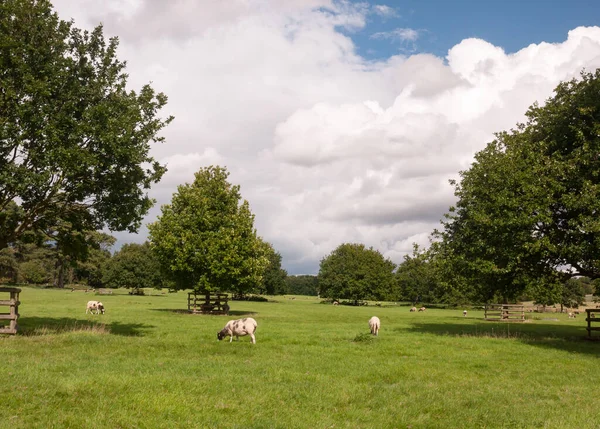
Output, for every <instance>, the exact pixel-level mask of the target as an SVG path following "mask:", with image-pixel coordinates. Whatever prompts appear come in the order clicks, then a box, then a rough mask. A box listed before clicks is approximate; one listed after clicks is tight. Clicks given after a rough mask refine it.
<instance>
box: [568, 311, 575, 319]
mask: <svg viewBox="0 0 600 429" xmlns="http://www.w3.org/2000/svg"><path fill="white" fill-rule="evenodd" d="M575 317H577V315H576V314H575V313H571V312H569V319H575Z"/></svg>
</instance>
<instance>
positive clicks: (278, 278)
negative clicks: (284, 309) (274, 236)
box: [259, 243, 287, 295]
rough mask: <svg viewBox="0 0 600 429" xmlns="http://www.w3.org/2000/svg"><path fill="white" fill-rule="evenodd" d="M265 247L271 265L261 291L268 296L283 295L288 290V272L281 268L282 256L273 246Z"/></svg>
mask: <svg viewBox="0 0 600 429" xmlns="http://www.w3.org/2000/svg"><path fill="white" fill-rule="evenodd" d="M264 245H265V246H266V256H267V259H268V261H269V264H268V265H267V267H266V268H265V273H264V274H263V277H262V281H261V285H260V287H259V291H260V293H264V294H268V295H283V294H284V293H286V289H287V287H286V286H287V285H286V283H285V279H286V277H287V271H286V270H284V269H282V268H281V255H280V254H279V253H278V252H276V251H275V249H273V246H272V245H271V244H269V243H264Z"/></svg>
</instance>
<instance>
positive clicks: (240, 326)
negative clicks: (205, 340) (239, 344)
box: [217, 317, 258, 344]
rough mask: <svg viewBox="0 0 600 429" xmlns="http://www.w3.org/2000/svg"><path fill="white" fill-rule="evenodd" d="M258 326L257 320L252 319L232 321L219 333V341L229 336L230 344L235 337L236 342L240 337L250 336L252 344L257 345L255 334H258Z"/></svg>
mask: <svg viewBox="0 0 600 429" xmlns="http://www.w3.org/2000/svg"><path fill="white" fill-rule="evenodd" d="M257 326H258V324H257V323H256V320H254V319H253V318H252V317H246V318H244V319H238V320H230V321H229V322H227V324H226V325H225V327H224V328H223V329H221V330H220V331H219V332H217V339H218V340H219V341H221V340H222V339H223V338H225V337H226V336H229V337H230V338H229V342H232V341H233V337H234V336H235V339H236V341H239V340H240V337H243V336H245V335H250V338H251V342H252V344H256V337H255V336H254V333H255V332H256V327H257Z"/></svg>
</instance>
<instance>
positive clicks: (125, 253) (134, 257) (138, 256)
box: [102, 242, 163, 292]
mask: <svg viewBox="0 0 600 429" xmlns="http://www.w3.org/2000/svg"><path fill="white" fill-rule="evenodd" d="M102 280H103V283H104V285H105V286H106V287H110V288H118V287H126V288H130V289H132V292H133V291H136V290H139V289H141V288H157V289H159V288H161V287H162V285H163V281H162V276H161V272H160V265H159V263H158V260H157V259H156V257H155V255H154V254H153V253H152V252H151V250H150V245H149V243H148V242H145V243H143V244H137V243H130V244H125V245H123V247H121V249H120V250H119V251H118V252H115V254H114V255H113V257H112V258H110V260H109V261H107V263H106V264H105V266H104V269H103V277H102Z"/></svg>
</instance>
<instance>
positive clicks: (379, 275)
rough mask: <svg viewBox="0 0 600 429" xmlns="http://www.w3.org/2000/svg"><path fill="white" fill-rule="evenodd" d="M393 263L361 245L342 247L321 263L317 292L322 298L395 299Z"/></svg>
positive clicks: (343, 245)
mask: <svg viewBox="0 0 600 429" xmlns="http://www.w3.org/2000/svg"><path fill="white" fill-rule="evenodd" d="M395 268H396V266H395V265H394V263H393V262H392V261H390V260H389V259H386V258H384V257H383V255H382V254H381V253H380V252H379V251H377V250H374V249H373V248H368V249H367V248H366V247H365V246H364V245H363V244H352V243H344V244H341V245H340V246H338V247H337V249H335V250H334V251H333V252H331V254H329V255H328V256H326V257H325V258H323V259H322V260H321V265H320V268H319V276H318V279H319V280H318V281H319V289H320V294H321V296H322V297H324V298H344V299H351V300H354V301H358V300H363V299H377V300H383V299H394V298H395V296H396V291H395V282H394V269H395Z"/></svg>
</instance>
